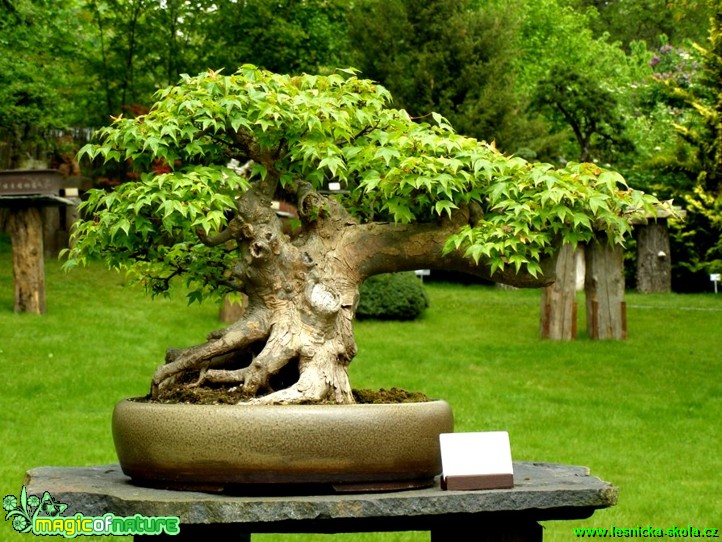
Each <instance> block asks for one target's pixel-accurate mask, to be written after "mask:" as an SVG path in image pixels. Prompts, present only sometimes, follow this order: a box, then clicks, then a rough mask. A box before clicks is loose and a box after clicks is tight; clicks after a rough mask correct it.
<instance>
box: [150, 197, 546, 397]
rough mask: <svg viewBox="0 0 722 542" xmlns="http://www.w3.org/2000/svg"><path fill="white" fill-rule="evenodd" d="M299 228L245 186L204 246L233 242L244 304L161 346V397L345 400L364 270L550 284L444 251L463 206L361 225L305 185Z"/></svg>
mask: <svg viewBox="0 0 722 542" xmlns="http://www.w3.org/2000/svg"><path fill="white" fill-rule="evenodd" d="M298 210H299V216H300V218H301V221H302V223H303V228H302V230H301V233H300V234H298V235H297V236H295V237H293V238H291V237H289V236H287V235H285V234H284V233H283V231H282V224H281V221H280V220H279V218H278V217H277V216H276V214H275V212H274V211H273V210H272V209H271V207H270V202H269V201H267V200H266V199H264V198H263V197H262V196H260V195H259V194H257V193H255V192H254V191H253V190H250V191H248V192H246V193H244V195H243V196H242V197H241V198H239V200H238V215H237V217H236V218H234V219H233V220H232V221H231V222H230V224H229V227H228V229H227V230H226V231H224V232H223V233H221V234H219V235H218V236H217V238H215V239H204V242H206V243H208V244H221V243H232V242H235V246H237V248H238V251H239V254H240V257H239V260H238V264H237V265H236V268H235V270H234V275H235V277H234V278H235V279H237V280H239V281H241V282H242V283H243V291H244V292H245V293H246V294H247V295H248V309H247V310H246V312H245V313H244V315H243V317H242V318H241V319H240V320H238V321H237V322H235V323H233V324H231V325H230V326H229V327H227V328H226V329H223V330H220V331H217V332H214V333H212V334H211V335H210V336H209V337H208V340H207V342H206V343H204V344H201V345H198V346H193V347H190V348H186V349H173V350H169V351H168V353H167V355H166V364H165V365H163V366H161V367H160V368H159V369H158V370H157V372H156V374H155V376H154V378H153V382H152V388H151V392H152V393H151V395H152V397H153V398H156V399H162V398H163V396H164V395H165V394H166V393H167V392H168V391H169V390H172V389H173V388H174V387H176V386H198V385H201V384H204V383H227V384H234V385H238V386H241V387H242V389H243V391H244V392H246V393H247V394H249V395H250V396H252V397H253V398H252V399H251V400H250V401H249V402H251V403H256V404H259V403H260V404H291V403H295V404H299V403H317V402H321V401H331V402H335V403H353V402H354V400H353V396H352V393H351V386H350V383H349V380H348V375H347V367H348V364H349V363H350V362H351V360H352V359H353V358H354V356H355V354H356V343H355V340H354V335H353V319H354V313H355V310H356V306H357V303H358V298H359V286H360V285H361V283H362V282H363V281H364V280H365V279H366V278H367V277H369V276H371V275H374V274H379V273H386V272H395V271H404V270H412V269H418V268H421V267H430V268H436V269H448V270H460V271H466V272H470V273H473V274H476V275H479V276H482V277H486V278H488V279H493V280H494V281H496V282H506V283H509V284H513V285H516V286H540V285H545V284H548V283H550V282H551V281H553V279H554V276H553V262H552V263H551V264H550V265H547V266H546V267H545V269H544V271H545V273H544V276H540V277H538V278H534V277H531V276H530V275H529V274H528V273H526V274H525V273H520V274H516V273H515V272H514V271H513V270H511V269H508V270H505V271H504V272H503V273H502V272H497V273H495V274H494V276H493V277H491V276H490V275H489V272H488V268H487V267H485V266H483V265H479V266H475V265H474V264H473V262H471V261H470V260H468V259H467V258H464V257H463V255H462V254H461V253H456V252H455V253H451V254H447V255H443V254H442V247H443V244H444V241H445V240H446V239H447V238H448V236H449V235H450V234H451V233H452V232H454V231H456V230H457V229H458V228H459V226H460V225H461V224H463V223H468V222H469V220H470V213H469V212H468V210H466V211H464V210H462V211H460V212H458V213H456V215H454V216H453V217H452V219H445V220H441V221H439V222H434V223H428V224H410V225H403V224H391V223H371V224H359V223H358V222H357V221H356V220H354V219H353V218H352V217H351V216H350V215H348V213H347V212H346V211H345V210H344V209H343V207H342V206H341V205H339V204H338V203H337V202H335V201H334V200H332V199H328V198H325V197H323V196H321V195H319V194H317V193H316V192H313V191H311V190H307V191H306V192H305V193H299V195H298Z"/></svg>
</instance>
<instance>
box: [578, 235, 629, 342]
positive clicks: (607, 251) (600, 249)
mask: <svg viewBox="0 0 722 542" xmlns="http://www.w3.org/2000/svg"><path fill="white" fill-rule="evenodd" d="M585 254H586V277H585V281H584V289H585V291H586V297H587V332H588V335H589V337H590V338H591V339H617V340H620V339H626V338H627V307H626V303H625V302H624V261H623V259H624V251H623V250H622V247H621V246H619V245H611V244H609V243H608V242H604V241H603V240H599V241H595V242H593V243H590V244H588V245H587V247H586V251H585Z"/></svg>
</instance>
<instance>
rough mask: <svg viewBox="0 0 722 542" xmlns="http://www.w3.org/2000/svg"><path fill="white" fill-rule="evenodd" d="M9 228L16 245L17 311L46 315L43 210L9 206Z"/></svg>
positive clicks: (11, 239)
mask: <svg viewBox="0 0 722 542" xmlns="http://www.w3.org/2000/svg"><path fill="white" fill-rule="evenodd" d="M7 229H8V233H9V234H10V242H11V243H12V247H13V277H14V282H15V307H14V309H15V312H29V313H34V314H45V261H44V256H43V218H42V212H41V210H40V209H37V208H32V207H20V208H14V209H10V211H9V213H8V219H7Z"/></svg>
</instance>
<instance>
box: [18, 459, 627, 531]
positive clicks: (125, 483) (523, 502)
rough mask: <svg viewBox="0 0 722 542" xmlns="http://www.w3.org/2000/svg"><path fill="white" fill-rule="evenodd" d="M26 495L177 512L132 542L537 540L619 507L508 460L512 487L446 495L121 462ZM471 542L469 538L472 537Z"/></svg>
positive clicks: (561, 475)
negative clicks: (219, 484)
mask: <svg viewBox="0 0 722 542" xmlns="http://www.w3.org/2000/svg"><path fill="white" fill-rule="evenodd" d="M25 486H26V490H27V493H28V495H40V494H42V493H44V492H45V491H47V492H49V493H50V494H51V495H52V496H53V498H54V499H55V500H56V502H62V503H66V504H68V510H67V512H66V513H65V515H66V516H68V515H75V514H77V513H81V514H84V515H85V516H93V517H98V516H102V515H104V514H106V513H113V514H115V515H116V516H123V517H128V516H133V515H135V514H140V515H143V516H146V517H153V516H156V517H157V516H177V517H179V518H180V533H179V534H177V535H175V536H171V535H165V534H163V535H158V536H147V535H136V537H135V540H136V541H154V542H161V541H162V540H173V541H175V542H182V541H189V540H218V541H249V540H250V538H251V534H252V533H351V532H383V531H430V532H431V540H432V542H439V541H445V540H459V536H460V534H461V533H472V535H471V536H472V537H473V540H479V541H487V540H488V541H491V540H494V541H507V542H511V541H540V540H542V527H541V525H539V523H538V522H539V521H549V520H567V519H583V518H588V517H590V516H591V515H592V514H593V513H594V511H595V510H598V509H602V508H607V507H610V506H613V505H614V504H616V502H617V488H616V487H614V486H613V485H611V484H609V483H607V482H604V481H602V480H600V479H599V478H596V477H594V476H591V475H590V474H589V470H588V469H587V468H586V467H577V466H568V465H558V464H550V463H527V462H516V463H514V487H513V488H512V489H497V490H483V491H444V490H442V489H441V488H440V486H439V479H438V478H437V480H436V483H435V485H434V486H433V487H430V488H426V489H415V490H408V491H396V492H375V493H329V494H312V495H309V494H287V495H278V494H272V495H256V496H243V495H227V494H211V493H200V492H192V491H188V492H186V491H171V490H164V489H153V488H146V487H139V486H136V485H133V484H132V483H131V481H130V479H129V478H128V477H126V476H125V475H124V474H123V473H122V471H121V470H120V467H119V466H118V465H106V466H93V467H39V468H35V469H32V470H30V471H28V473H27V474H26V478H25ZM470 539H471V538H470Z"/></svg>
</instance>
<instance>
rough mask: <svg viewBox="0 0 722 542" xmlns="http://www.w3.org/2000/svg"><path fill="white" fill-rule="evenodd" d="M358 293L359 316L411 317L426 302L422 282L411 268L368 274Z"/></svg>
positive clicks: (417, 312) (417, 314)
mask: <svg viewBox="0 0 722 542" xmlns="http://www.w3.org/2000/svg"><path fill="white" fill-rule="evenodd" d="M360 293H361V299H360V301H359V305H358V309H357V310H356V317H357V318H359V319H363V318H373V319H376V320H414V319H416V318H418V317H419V316H421V313H423V312H424V309H426V307H428V306H429V299H428V297H427V296H426V291H425V290H424V286H423V284H422V283H421V281H420V280H419V279H418V278H416V275H415V274H414V273H413V272H407V273H386V274H383V275H375V276H373V277H369V278H368V279H366V281H365V282H364V283H363V284H362V285H361V292H360Z"/></svg>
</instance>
